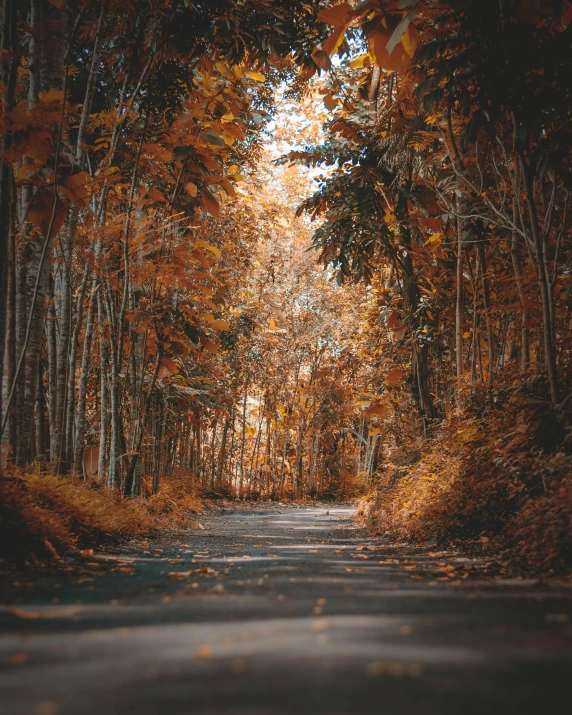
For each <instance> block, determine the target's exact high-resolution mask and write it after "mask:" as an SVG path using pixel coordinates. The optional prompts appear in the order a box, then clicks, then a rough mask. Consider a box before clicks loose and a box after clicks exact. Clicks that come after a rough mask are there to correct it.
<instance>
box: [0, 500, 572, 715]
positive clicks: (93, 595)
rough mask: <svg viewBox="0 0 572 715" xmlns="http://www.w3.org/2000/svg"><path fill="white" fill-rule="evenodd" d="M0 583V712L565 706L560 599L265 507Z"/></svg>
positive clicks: (303, 511) (568, 639)
mask: <svg viewBox="0 0 572 715" xmlns="http://www.w3.org/2000/svg"><path fill="white" fill-rule="evenodd" d="M201 526H202V527H203V528H201V529H197V530H193V531H187V532H182V533H181V532H179V533H173V534H170V535H169V536H168V537H165V538H164V539H162V540H161V541H160V542H154V541H139V542H135V543H130V544H128V545H125V546H123V547H121V548H119V549H115V550H107V551H103V552H97V551H96V552H95V553H89V552H87V553H86V554H85V557H84V558H85V562H84V564H83V565H82V567H81V569H79V572H78V569H77V567H75V569H74V570H73V571H72V570H70V572H69V574H68V575H65V574H59V575H58V576H51V577H46V578H44V579H41V580H40V581H39V582H34V583H27V582H26V581H25V579H23V580H22V583H17V584H4V586H5V588H4V593H5V595H4V598H3V603H4V604H5V605H3V606H2V607H1V608H0V627H1V630H2V633H1V635H0V713H1V714H2V715H84V714H85V715H127V714H129V715H191V714H192V715H219V714H220V715H222V714H223V713H224V714H228V715H266V714H268V715H270V714H281V715H282V714H286V713H292V714H298V713H300V714H301V713H304V714H307V715H322V714H324V715H325V714H328V715H342V714H344V715H345V714H349V713H352V715H362V714H366V713H367V714H368V715H382V714H385V713H387V714H388V715H401V714H404V715H405V714H409V713H411V714H413V713H422V714H423V715H445V714H448V713H451V714H455V715H456V714H457V713H458V714H463V715H472V714H473V713H474V714H475V715H477V714H478V715H484V714H486V715H495V714H496V713H498V714H499V715H500V714H501V713H502V715H507V714H509V713H515V714H518V715H527V714H529V713H530V714H531V715H532V714H533V713H534V714H535V715H536V714H540V713H542V714H543V715H551V714H556V713H569V712H570V707H571V706H570V702H571V698H570V682H572V678H571V676H572V593H571V592H570V590H569V589H568V588H567V587H566V584H565V583H563V584H560V585H558V584H551V585H544V584H541V583H539V582H536V581H531V580H526V579H514V580H512V579H507V578H502V577H501V578H499V577H494V578H493V577H491V575H490V568H489V567H488V565H487V564H486V563H484V562H482V561H478V560H472V559H467V558H463V557H460V556H457V555H455V554H453V553H450V552H441V551H438V550H435V548H434V547H433V548H431V547H426V548H413V547H407V546H390V545H387V544H384V543H383V540H381V539H376V538H370V537H369V536H368V535H367V534H366V533H364V532H363V531H361V530H359V529H358V528H357V527H356V526H355V525H354V523H353V519H352V509H351V508H349V507H343V508H342V507H328V506H310V507H309V506H285V505H279V506H276V505H266V506H260V507H255V508H254V507H252V508H250V509H248V510H245V509H241V508H237V509H236V510H228V511H227V513H222V514H219V515H217V516H211V517H205V520H204V521H203V523H202V524H201Z"/></svg>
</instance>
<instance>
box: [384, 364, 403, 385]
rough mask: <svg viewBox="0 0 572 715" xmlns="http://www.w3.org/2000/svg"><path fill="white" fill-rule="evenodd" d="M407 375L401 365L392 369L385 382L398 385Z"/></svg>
mask: <svg viewBox="0 0 572 715" xmlns="http://www.w3.org/2000/svg"><path fill="white" fill-rule="evenodd" d="M405 377H406V373H405V370H402V369H401V368H400V367H394V368H393V369H392V370H390V371H389V372H388V373H387V375H386V376H385V382H386V383H387V384H388V385H390V386H391V387H395V386H396V385H398V384H399V383H400V382H401V381H402V380H404V379H405Z"/></svg>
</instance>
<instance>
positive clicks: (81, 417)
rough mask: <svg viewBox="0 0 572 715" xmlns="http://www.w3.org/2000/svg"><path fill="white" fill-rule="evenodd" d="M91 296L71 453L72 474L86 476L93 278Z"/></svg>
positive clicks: (94, 292) (93, 314) (101, 447)
mask: <svg viewBox="0 0 572 715" xmlns="http://www.w3.org/2000/svg"><path fill="white" fill-rule="evenodd" d="M91 285H92V287H91V295H90V296H89V304H88V308H87V318H86V322H85V335H84V339H83V354H82V359H81V374H80V378H79V384H78V393H77V408H76V439H75V444H74V451H73V474H75V475H80V474H81V475H83V477H84V478H85V476H86V474H85V472H84V469H83V453H84V449H85V427H86V421H85V410H86V402H87V378H88V375H89V366H90V358H91V345H92V342H93V331H94V325H95V319H94V318H95V304H96V297H95V296H96V291H97V282H96V279H95V278H94V279H93V281H92V284H91ZM100 449H101V450H103V451H105V444H103V445H100Z"/></svg>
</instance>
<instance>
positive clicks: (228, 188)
mask: <svg viewBox="0 0 572 715" xmlns="http://www.w3.org/2000/svg"><path fill="white" fill-rule="evenodd" d="M220 185H221V186H222V188H223V189H224V190H225V193H226V195H227V196H230V198H231V199H236V191H235V190H234V186H233V185H232V184H231V183H230V181H229V180H228V179H222V181H221V182H220Z"/></svg>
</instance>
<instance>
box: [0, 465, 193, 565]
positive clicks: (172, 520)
mask: <svg viewBox="0 0 572 715" xmlns="http://www.w3.org/2000/svg"><path fill="white" fill-rule="evenodd" d="M200 509H201V502H200V501H199V499H198V498H197V497H195V496H194V495H192V494H189V493H187V492H186V491H185V490H184V487H183V486H182V485H181V484H179V483H178V482H176V483H171V482H167V483H165V484H164V485H163V486H162V488H161V490H160V491H159V493H158V494H155V495H153V496H151V497H149V498H138V499H125V498H123V497H121V496H119V495H117V494H112V493H110V492H109V491H108V490H106V489H104V488H102V486H101V485H100V484H99V483H98V482H96V481H80V480H74V479H70V478H64V477H56V476H52V475H50V474H46V473H43V472H41V471H40V470H39V469H36V470H34V471H22V470H17V469H10V470H5V471H3V472H2V473H1V474H0V559H2V560H4V561H8V562H10V563H17V564H23V563H24V562H26V561H41V560H45V559H58V558H59V557H60V556H61V555H62V554H64V553H66V552H68V551H70V550H73V549H82V548H87V547H92V546H94V545H97V544H102V543H110V542H111V543H112V542H117V541H120V540H122V539H125V538H128V537H132V536H135V535H138V534H150V533H152V532H154V531H155V530H158V529H179V528H183V527H189V526H192V525H193V513H195V512H197V511H200Z"/></svg>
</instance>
